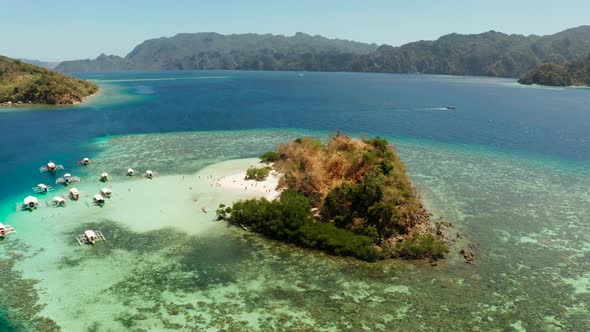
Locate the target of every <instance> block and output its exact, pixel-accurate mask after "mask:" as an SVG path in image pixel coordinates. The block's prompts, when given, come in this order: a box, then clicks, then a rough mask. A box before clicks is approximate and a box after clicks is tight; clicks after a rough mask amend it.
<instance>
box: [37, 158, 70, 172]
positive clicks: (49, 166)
mask: <svg viewBox="0 0 590 332" xmlns="http://www.w3.org/2000/svg"><path fill="white" fill-rule="evenodd" d="M60 169H64V166H63V165H58V164H56V163H54V162H53V161H49V162H48V163H47V165H45V166H41V167H39V171H40V172H41V173H43V172H50V173H55V172H56V171H58V170H60Z"/></svg>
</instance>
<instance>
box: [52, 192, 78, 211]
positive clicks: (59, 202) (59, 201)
mask: <svg viewBox="0 0 590 332" xmlns="http://www.w3.org/2000/svg"><path fill="white" fill-rule="evenodd" d="M74 189H75V188H74ZM52 202H53V206H55V207H58V206H66V200H65V198H63V197H60V196H55V197H53V200H52Z"/></svg>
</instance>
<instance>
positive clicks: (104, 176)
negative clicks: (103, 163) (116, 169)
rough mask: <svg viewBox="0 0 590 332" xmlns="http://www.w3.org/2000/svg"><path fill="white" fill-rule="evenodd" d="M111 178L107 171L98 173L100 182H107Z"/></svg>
mask: <svg viewBox="0 0 590 332" xmlns="http://www.w3.org/2000/svg"><path fill="white" fill-rule="evenodd" d="M110 179H111V176H110V175H109V173H107V172H102V173H101V174H100V182H107V181H109V180H110Z"/></svg>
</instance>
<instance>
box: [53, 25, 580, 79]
mask: <svg viewBox="0 0 590 332" xmlns="http://www.w3.org/2000/svg"><path fill="white" fill-rule="evenodd" d="M587 54H590V26H581V27H577V28H573V29H569V30H565V31H562V32H559V33H556V34H554V35H548V36H536V35H531V36H523V35H507V34H504V33H500V32H495V31H489V32H485V33H481V34H473V35H461V34H449V35H445V36H443V37H440V38H439V39H437V40H435V41H418V42H413V43H409V44H405V45H402V46H399V47H393V46H389V45H381V46H379V47H377V45H375V44H363V43H357V42H351V41H345V40H338V39H327V38H324V37H320V36H310V35H306V34H303V33H298V34H296V35H295V36H292V37H285V36H276V35H257V34H241V35H220V34H216V33H196V34H179V35H176V36H174V37H171V38H159V39H152V40H148V41H145V42H143V43H142V44H140V45H138V46H137V47H135V49H134V50H133V51H132V52H131V53H129V54H128V55H127V56H125V57H124V58H121V57H118V56H106V55H101V56H99V57H98V58H97V59H95V60H79V61H66V62H62V63H61V64H60V65H59V66H58V67H57V68H56V69H57V70H59V71H63V72H76V71H104V70H130V69H134V70H174V69H176V70H185V69H186V70H201V69H243V70H305V71H352V72H382V73H415V72H419V73H427V74H449V75H474V76H497V77H520V76H522V75H524V74H525V73H527V72H529V71H530V70H532V69H534V68H535V67H536V66H538V65H540V64H543V63H548V62H554V63H565V62H568V61H574V60H578V59H580V58H581V57H584V56H586V55H587Z"/></svg>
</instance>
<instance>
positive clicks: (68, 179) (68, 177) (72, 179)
mask: <svg viewBox="0 0 590 332" xmlns="http://www.w3.org/2000/svg"><path fill="white" fill-rule="evenodd" d="M80 180H81V179H80V178H79V177H77V176H72V174H70V173H66V174H64V176H63V177H61V178H59V179H57V180H55V184H63V185H64V186H67V185H69V184H70V183H73V182H80Z"/></svg>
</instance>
